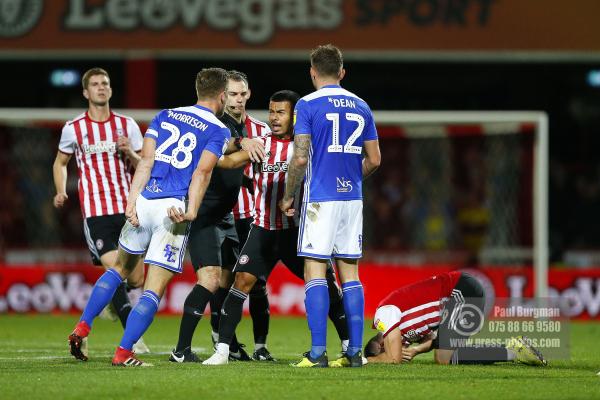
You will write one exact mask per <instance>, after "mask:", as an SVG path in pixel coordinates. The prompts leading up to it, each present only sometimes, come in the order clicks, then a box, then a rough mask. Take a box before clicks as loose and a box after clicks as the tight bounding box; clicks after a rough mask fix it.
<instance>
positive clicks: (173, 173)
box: [142, 105, 231, 199]
mask: <svg viewBox="0 0 600 400" xmlns="http://www.w3.org/2000/svg"><path fill="white" fill-rule="evenodd" d="M146 137H150V138H154V139H155V140H156V150H155V155H154V166H153V167H152V172H151V173H150V179H149V180H148V183H147V184H146V188H145V190H144V191H143V192H142V196H144V197H145V198H147V199H161V198H166V197H176V198H177V197H185V196H186V195H187V192H188V189H189V186H190V182H191V180H192V174H193V173H194V170H195V169H196V166H197V165H198V162H199V161H200V156H201V155H202V152H203V151H204V150H208V151H210V152H212V153H214V154H215V155H216V156H217V158H220V157H221V155H222V154H223V152H224V151H225V149H226V148H227V143H228V142H229V138H230V137H231V133H230V132H229V129H227V127H226V126H225V125H224V124H223V123H222V122H221V121H219V120H218V119H217V117H216V116H215V115H214V114H213V113H212V111H211V110H209V109H208V108H205V107H202V106H199V105H194V106H190V107H180V108H175V109H168V110H162V111H161V112H160V113H158V114H157V115H156V116H155V117H154V119H153V120H152V122H151V123H150V126H149V127H148V129H147V130H146Z"/></svg>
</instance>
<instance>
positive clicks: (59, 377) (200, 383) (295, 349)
mask: <svg viewBox="0 0 600 400" xmlns="http://www.w3.org/2000/svg"><path fill="white" fill-rule="evenodd" d="M75 321H76V316H64V315H43V316H37V315H25V316H21V315H4V316H0V399H3V400H4V399H22V400H25V399H115V398H131V399H192V398H193V399H198V400H199V399H262V400H270V399H288V398H289V399H306V400H313V399H367V398H370V399H390V398H392V399H400V398H402V399H478V400H486V399H502V400H505V399H544V400H548V399H554V398H556V399H576V398H579V399H592V398H600V377H599V376H596V373H597V372H598V371H600V342H599V341H598V339H599V338H600V324H597V323H579V324H575V323H574V324H573V326H572V329H571V340H572V346H571V360H562V361H561V360H557V361H553V362H551V363H550V365H549V366H548V367H546V368H532V367H526V366H522V365H513V364H504V365H492V366H438V365H434V364H433V361H432V357H431V356H430V355H425V356H421V357H420V358H418V359H416V360H414V361H413V362H412V363H410V364H405V365H396V366H383V365H367V366H366V367H364V368H362V369H350V368H348V369H331V368H329V369H295V368H292V367H290V366H289V365H288V364H289V363H290V362H292V361H295V360H297V359H299V356H300V355H301V353H302V352H303V351H305V350H306V349H308V344H309V336H308V329H307V324H306V321H305V320H304V319H302V318H281V317H278V318H275V317H274V318H272V320H271V332H270V336H269V349H270V350H271V352H272V353H273V355H274V356H275V357H277V358H278V362H277V363H258V362H245V363H241V362H238V363H230V364H229V365H227V366H222V367H205V366H202V365H198V364H193V365H190V364H173V363H170V362H168V361H167V359H168V354H169V352H170V350H171V348H172V347H173V345H174V344H175V341H176V337H177V332H178V327H179V318H177V317H157V318H156V319H155V321H154V323H153V325H152V326H151V327H150V329H149V331H148V332H147V333H146V335H144V338H145V340H146V343H147V344H148V345H149V346H150V348H151V350H152V351H153V353H152V354H150V355H144V356H140V358H142V359H143V360H145V361H150V362H152V363H154V364H155V367H153V368H116V367H112V366H111V365H110V360H111V357H112V354H113V351H114V348H115V346H116V345H117V344H118V341H119V339H120V337H121V333H122V330H121V327H120V326H119V324H118V323H113V322H109V321H104V320H97V322H96V323H95V326H94V330H93V332H92V334H91V336H90V339H89V340H90V361H88V362H85V363H84V362H79V361H75V360H74V359H73V358H72V357H71V356H70V355H69V353H68V348H67V347H68V346H67V340H66V339H67V335H68V334H69V332H70V330H71V329H72V327H73V325H74V323H75ZM209 330H210V328H209V322H208V321H207V319H206V318H204V319H203V320H202V321H201V322H200V325H199V326H198V330H197V331H196V337H195V338H194V349H195V350H198V352H199V353H200V355H201V356H202V357H203V358H206V357H208V356H209V355H210V354H212V351H211V344H210V337H209ZM372 333H373V331H371V330H370V329H368V328H365V334H366V336H365V337H370V336H371V335H372ZM238 336H239V337H240V340H241V341H242V342H245V343H248V348H249V350H250V351H252V347H253V345H252V333H251V323H250V321H249V320H248V319H247V318H244V319H243V320H242V323H241V324H240V328H239V330H238ZM338 352H339V345H338V340H337V338H336V336H335V330H334V329H333V328H332V327H331V326H330V327H329V354H330V359H331V358H333V356H334V355H336V354H337V353H338Z"/></svg>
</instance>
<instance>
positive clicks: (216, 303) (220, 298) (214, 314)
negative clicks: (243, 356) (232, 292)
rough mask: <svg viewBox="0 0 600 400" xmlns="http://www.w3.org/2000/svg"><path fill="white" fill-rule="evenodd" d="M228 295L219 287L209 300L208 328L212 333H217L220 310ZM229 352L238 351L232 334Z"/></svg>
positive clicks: (238, 345)
mask: <svg viewBox="0 0 600 400" xmlns="http://www.w3.org/2000/svg"><path fill="white" fill-rule="evenodd" d="M228 293H229V289H226V288H222V287H219V288H218V289H217V291H216V292H215V294H214V295H213V297H212V298H211V299H210V326H211V327H212V329H213V331H214V332H219V321H220V320H221V308H223V303H224V302H225V297H227V294H228ZM230 347H231V351H232V352H233V353H237V352H238V350H239V349H240V344H239V343H238V340H237V336H236V335H235V334H234V335H233V338H232V339H231V343H230Z"/></svg>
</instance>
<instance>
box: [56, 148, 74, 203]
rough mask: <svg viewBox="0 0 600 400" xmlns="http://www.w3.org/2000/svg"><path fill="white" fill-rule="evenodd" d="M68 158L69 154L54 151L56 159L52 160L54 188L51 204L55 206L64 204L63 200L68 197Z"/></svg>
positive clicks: (69, 157)
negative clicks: (54, 192) (54, 193)
mask: <svg viewBox="0 0 600 400" xmlns="http://www.w3.org/2000/svg"><path fill="white" fill-rule="evenodd" d="M70 159H71V154H67V153H63V152H62V151H59V152H58V153H56V159H55V160H54V165H52V175H53V177H54V187H55V188H56V195H55V196H54V201H53V204H54V207H56V208H61V207H62V206H64V204H65V201H67V199H68V198H69V196H67V164H69V160H70Z"/></svg>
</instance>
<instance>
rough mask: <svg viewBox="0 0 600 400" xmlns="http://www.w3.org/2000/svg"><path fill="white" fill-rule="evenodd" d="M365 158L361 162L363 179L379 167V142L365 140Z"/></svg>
mask: <svg viewBox="0 0 600 400" xmlns="http://www.w3.org/2000/svg"><path fill="white" fill-rule="evenodd" d="M364 149H365V158H363V162H362V174H363V178H366V177H368V176H369V175H371V174H372V173H373V172H375V170H376V169H377V168H379V166H380V165H381V150H379V140H377V139H375V140H365V142H364Z"/></svg>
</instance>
